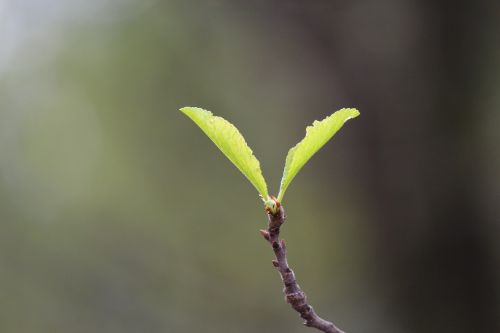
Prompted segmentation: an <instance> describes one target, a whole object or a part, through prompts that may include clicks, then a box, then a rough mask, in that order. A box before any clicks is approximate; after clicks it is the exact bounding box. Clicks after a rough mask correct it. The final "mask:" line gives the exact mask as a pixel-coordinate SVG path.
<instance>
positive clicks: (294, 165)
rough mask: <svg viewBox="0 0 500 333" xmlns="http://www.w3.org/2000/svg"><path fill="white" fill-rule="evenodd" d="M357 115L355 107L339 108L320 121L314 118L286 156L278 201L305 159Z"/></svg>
mask: <svg viewBox="0 0 500 333" xmlns="http://www.w3.org/2000/svg"><path fill="white" fill-rule="evenodd" d="M357 116H359V111H358V110H356V109H341V110H339V111H337V112H335V113H333V114H332V115H330V116H328V117H326V118H325V119H323V120H322V121H317V120H315V121H314V123H313V124H312V126H308V127H307V128H306V136H305V137H304V139H302V141H300V142H299V143H298V144H297V145H296V146H295V147H293V148H292V149H290V150H289V151H288V155H287V156H286V162H285V169H284V170H283V177H282V178H281V184H280V192H279V194H278V201H281V200H283V196H284V195H285V191H286V189H287V188H288V185H290V183H291V181H292V180H293V178H294V177H295V176H296V175H297V173H298V172H299V171H300V169H302V167H303V166H304V165H305V164H306V163H307V161H309V159H310V158H311V157H312V156H313V155H314V154H315V153H316V152H317V151H318V150H319V149H320V148H321V147H323V146H324V145H325V143H327V142H328V141H329V140H330V139H331V138H332V136H333V135H334V134H335V133H337V131H338V130H339V129H340V128H341V127H342V125H344V123H345V122H346V121H347V120H349V119H351V118H355V117H357Z"/></svg>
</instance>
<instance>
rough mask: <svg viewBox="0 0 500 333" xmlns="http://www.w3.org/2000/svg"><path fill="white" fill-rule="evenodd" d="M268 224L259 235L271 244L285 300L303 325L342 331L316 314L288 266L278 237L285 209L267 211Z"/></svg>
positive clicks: (325, 330)
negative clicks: (298, 315)
mask: <svg viewBox="0 0 500 333" xmlns="http://www.w3.org/2000/svg"><path fill="white" fill-rule="evenodd" d="M267 215H268V219H269V225H268V228H267V230H260V233H261V235H262V236H263V237H264V238H265V239H266V240H267V241H268V242H269V243H270V244H271V247H272V248H273V251H274V255H275V256H276V260H273V266H274V267H275V268H276V269H277V270H278V272H279V273H280V275H281V280H282V281H283V285H284V288H283V293H284V294H285V301H286V302H287V303H289V304H290V305H291V306H292V308H293V309H294V310H295V311H297V312H298V313H299V314H300V316H301V317H302V318H303V319H304V325H305V326H308V327H314V328H317V329H318V330H320V331H323V332H325V333H344V332H343V331H342V330H340V329H339V328H337V327H336V326H335V325H334V324H333V323H332V322H329V321H327V320H325V319H323V318H321V317H320V316H318V315H317V314H316V312H315V311H314V309H313V307H312V306H311V305H309V304H308V303H307V297H306V294H305V293H304V292H303V291H302V289H300V286H299V284H298V283H297V279H296V278H295V273H294V272H293V270H292V269H291V268H290V267H289V266H288V260H287V256H286V246H285V241H284V240H280V239H279V235H280V228H281V225H282V224H283V223H284V222H285V218H286V215H285V210H284V209H283V206H281V205H280V207H279V211H278V212H277V213H275V214H273V213H271V212H269V211H268V212H267Z"/></svg>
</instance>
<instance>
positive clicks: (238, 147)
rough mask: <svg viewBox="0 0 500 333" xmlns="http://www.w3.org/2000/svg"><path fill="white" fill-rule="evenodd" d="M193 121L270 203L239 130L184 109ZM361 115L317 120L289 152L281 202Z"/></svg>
mask: <svg viewBox="0 0 500 333" xmlns="http://www.w3.org/2000/svg"><path fill="white" fill-rule="evenodd" d="M180 110H181V111H182V112H183V113H184V114H186V115H187V116H188V117H189V118H191V119H192V120H193V121H194V122H195V123H196V124H197V125H198V126H199V127H200V128H201V130H202V131H203V132H205V134H206V135H207V136H208V137H209V138H210V139H211V140H212V141H213V142H214V143H215V145H216V146H217V147H219V149H220V150H221V151H222V152H223V153H224V155H226V157H227V158H228V159H229V160H230V161H231V162H233V164H234V165H235V166H236V167H237V168H238V169H239V170H240V171H241V173H242V174H243V175H245V177H247V179H248V180H249V181H250V183H252V185H253V186H254V187H255V188H256V189H257V191H258V192H259V193H260V195H261V197H262V200H264V202H266V203H267V202H269V200H270V197H269V194H268V192H267V184H266V181H265V180H264V177H263V176H262V171H261V169H260V163H259V161H258V160H257V158H256V157H255V156H254V155H253V153H252V150H251V149H250V147H249V146H248V145H247V143H246V141H245V139H244V138H243V136H242V135H241V133H240V132H239V131H238V129H237V128H236V127H235V126H234V125H233V124H231V123H230V122H228V121H227V120H225V119H224V118H221V117H217V116H214V115H213V114H212V112H210V111H207V110H203V109H200V108H195V107H184V108H182V109H180ZM358 115H359V112H358V110H356V109H341V110H339V111H337V112H335V113H333V114H332V115H330V116H328V117H326V118H325V119H323V120H322V121H317V120H316V121H314V123H313V124H312V126H308V127H307V128H306V136H305V137H304V139H302V141H300V142H299V143H298V144H297V145H296V146H295V147H293V148H292V149H290V150H289V151H288V155H287V157H286V162H285V169H284V171H283V177H282V178H281V184H280V191H279V194H278V198H277V200H278V202H281V201H282V200H283V196H284V195H285V191H286V189H287V188H288V186H289V185H290V183H291V181H292V180H293V178H295V176H296V175H297V173H298V172H299V171H300V169H302V167H303V166H304V165H305V164H306V163H307V161H309V159H310V158H311V157H312V156H313V155H314V154H315V153H316V152H317V151H318V150H319V149H320V148H321V147H323V146H324V145H325V143H327V142H328V140H330V139H331V138H332V137H333V135H334V134H335V133H336V132H337V131H338V130H339V129H340V128H341V127H342V126H343V125H344V123H345V122H346V121H347V120H349V119H351V118H355V117H357V116H358Z"/></svg>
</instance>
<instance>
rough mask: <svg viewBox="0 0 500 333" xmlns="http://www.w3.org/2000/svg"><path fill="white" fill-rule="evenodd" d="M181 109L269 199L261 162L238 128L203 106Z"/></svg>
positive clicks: (261, 193)
mask: <svg viewBox="0 0 500 333" xmlns="http://www.w3.org/2000/svg"><path fill="white" fill-rule="evenodd" d="M180 111H182V112H183V113H184V114H185V115H186V116H188V117H189V118H191V120H193V121H194V122H195V123H196V125H198V126H199V127H200V128H201V130H202V131H203V132H205V134H206V135H207V136H208V137H209V138H210V140H212V141H213V142H214V143H215V145H216V146H217V147H218V148H219V149H220V150H221V151H222V152H223V153H224V155H226V157H227V158H228V159H229V160H230V161H231V162H233V164H234V165H235V166H236V167H237V168H238V170H240V171H241V173H242V174H243V175H244V176H245V177H247V179H248V180H249V181H250V183H252V185H253V186H254V187H255V188H256V189H257V191H258V192H259V193H260V195H261V196H262V200H264V201H265V200H267V198H268V194H267V185H266V181H265V180H264V177H263V176H262V171H261V170H260V163H259V161H258V160H257V158H255V156H254V155H253V153H252V150H251V149H250V147H248V145H247V143H246V141H245V139H244V138H243V136H242V135H241V133H240V132H239V131H238V129H237V128H236V127H234V125H233V124H231V123H230V122H228V121H227V120H225V119H224V118H221V117H216V116H214V115H213V114H212V112H210V111H207V110H203V109H201V108H195V107H184V108H182V109H180Z"/></svg>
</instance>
